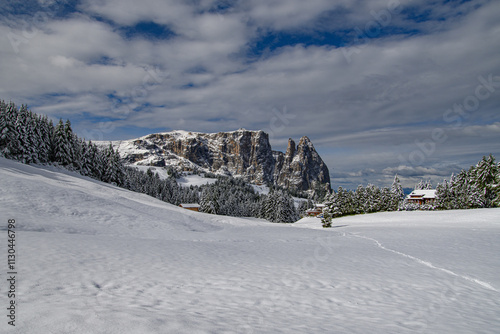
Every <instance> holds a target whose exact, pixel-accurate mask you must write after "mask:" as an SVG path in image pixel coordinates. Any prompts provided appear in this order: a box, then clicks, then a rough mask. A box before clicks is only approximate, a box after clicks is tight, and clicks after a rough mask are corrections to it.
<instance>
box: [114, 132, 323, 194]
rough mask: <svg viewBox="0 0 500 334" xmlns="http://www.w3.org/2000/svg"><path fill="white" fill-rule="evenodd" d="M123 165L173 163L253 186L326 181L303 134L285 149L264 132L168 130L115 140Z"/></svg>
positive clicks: (309, 184) (296, 185) (297, 186)
mask: <svg viewBox="0 0 500 334" xmlns="http://www.w3.org/2000/svg"><path fill="white" fill-rule="evenodd" d="M113 146H114V147H115V148H116V149H118V151H119V153H120V155H121V157H122V158H123V159H124V161H125V162H126V163H127V164H131V165H150V166H172V167H175V168H177V169H178V170H181V171H196V170H198V171H205V172H213V173H219V174H225V175H231V176H241V177H244V178H246V179H247V180H249V181H251V182H253V183H256V184H265V183H272V184H276V185H280V186H283V187H287V188H291V189H297V190H308V189H312V188H313V186H314V183H318V182H319V183H320V184H329V183H330V175H329V171H328V167H327V166H326V164H325V163H324V162H323V160H322V159H321V157H320V156H319V154H318V153H317V152H316V150H315V149H314V146H313V144H312V142H311V141H310V140H309V138H307V137H302V138H301V139H300V141H299V144H298V145H296V144H295V142H294V141H293V140H292V139H290V140H289V142H288V148H287V150H286V152H285V153H283V152H277V151H273V150H272V148H271V144H270V143H269V135H268V134H267V133H265V132H263V131H248V130H244V129H240V130H237V131H232V132H219V133H198V132H187V131H172V132H167V133H157V134H151V135H147V136H144V137H141V138H138V139H132V140H126V141H116V142H113Z"/></svg>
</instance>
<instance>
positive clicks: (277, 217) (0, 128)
mask: <svg viewBox="0 0 500 334" xmlns="http://www.w3.org/2000/svg"><path fill="white" fill-rule="evenodd" d="M0 153H1V155H3V156H4V157H6V158H9V159H14V160H18V161H20V162H23V163H26V164H52V165H57V166H61V167H63V168H66V169H68V170H71V171H75V172H78V173H80V174H81V175H84V176H88V177H91V178H93V179H96V180H99V181H103V182H106V183H111V184H114V185H117V186H119V187H122V188H125V189H128V190H131V191H135V192H139V193H144V194H147V195H149V196H152V197H154V198H157V199H159V200H162V201H164V202H167V203H171V204H174V205H179V204H181V203H198V204H200V207H201V211H202V212H206V213H212V214H219V215H229V216H236V217H257V218H263V219H267V220H269V221H271V222H276V223H292V222H295V221H296V220H298V219H299V214H298V211H297V209H296V208H295V206H294V203H293V199H292V197H291V195H290V194H289V193H288V192H287V191H286V190H284V189H271V191H270V193H269V194H267V195H261V194H258V193H256V192H255V191H254V189H253V187H252V186H251V185H249V184H248V183H247V182H245V181H244V180H242V179H235V178H231V177H219V178H218V180H217V181H216V182H215V183H214V184H209V185H204V186H199V187H198V186H191V187H181V186H180V185H179V184H178V183H177V181H176V177H178V176H179V174H178V172H177V171H175V170H174V169H170V171H169V175H170V177H168V178H166V179H161V178H160V177H159V175H158V173H154V172H153V171H152V170H151V169H148V170H147V171H146V172H143V171H140V170H138V169H137V168H132V167H127V166H125V165H124V164H123V163H122V161H121V159H120V155H119V153H118V151H116V150H114V148H113V146H112V145H111V144H110V145H109V146H107V147H103V146H101V145H96V144H95V143H92V142H91V141H89V142H87V141H86V140H84V139H81V138H79V137H78V136H77V135H76V134H75V133H74V132H73V130H72V128H71V122H70V121H69V120H67V121H66V122H63V120H62V119H61V120H59V122H58V123H57V124H56V125H54V124H53V122H52V120H49V119H48V117H47V116H42V115H37V114H35V113H33V112H31V111H30V110H28V108H27V107H26V106H25V105H22V106H21V107H20V108H18V107H17V106H16V105H15V104H14V103H12V102H10V103H6V102H5V101H0Z"/></svg>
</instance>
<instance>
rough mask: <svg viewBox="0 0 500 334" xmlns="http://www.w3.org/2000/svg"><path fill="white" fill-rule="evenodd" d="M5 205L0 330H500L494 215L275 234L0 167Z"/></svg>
mask: <svg viewBox="0 0 500 334" xmlns="http://www.w3.org/2000/svg"><path fill="white" fill-rule="evenodd" d="M0 203H1V213H0V226H1V227H0V251H1V252H3V256H0V258H3V260H1V264H0V268H1V271H0V279H1V282H2V283H0V290H1V295H0V309H2V310H4V311H3V313H4V314H3V315H1V314H0V315H1V317H0V319H3V320H0V333H23V334H24V333H26V334H27V333H36V334H39V333H82V334H83V333H85V334H87V333H117V334H118V333H120V334H121V333H190V334H191V333H363V334H364V333H384V334H386V333H499V330H500V258H499V254H500V210H499V209H484V210H470V211H450V212H395V213H379V214H371V215H363V216H352V217H344V218H340V219H336V220H334V226H335V227H334V228H331V229H322V228H320V221H319V220H318V219H304V220H302V221H300V222H298V223H296V224H293V225H276V224H270V223H267V222H264V221H260V220H256V219H238V218H230V217H222V216H214V215H207V214H202V213H195V212H190V211H187V210H184V209H181V208H177V207H174V206H172V205H169V204H165V203H163V202H159V201H157V200H155V199H153V198H150V197H147V196H145V195H141V194H135V193H131V192H128V191H125V190H122V189H119V188H116V187H113V186H110V185H106V184H102V183H99V182H95V181H92V180H89V179H87V178H83V177H79V176H76V175H74V174H71V173H68V172H66V173H62V172H61V171H58V170H56V169H54V168H38V167H32V166H26V165H21V164H19V163H16V162H12V161H9V160H5V159H3V158H0ZM8 219H15V220H16V229H15V230H16V246H15V247H16V248H15V250H16V270H17V275H16V285H15V289H16V297H15V301H16V322H15V324H16V326H15V327H12V326H9V325H8V324H7V322H8V321H9V319H8V317H7V316H6V315H7V312H8V311H7V307H8V306H9V304H8V303H9V302H10V299H9V298H8V297H7V292H6V291H7V290H8V288H9V287H8V285H7V283H8V282H7V278H8V277H7V271H8V269H7V250H8V247H7V243H8V242H7V239H8V236H7V222H8Z"/></svg>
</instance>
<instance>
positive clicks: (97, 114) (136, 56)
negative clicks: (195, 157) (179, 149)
mask: <svg viewBox="0 0 500 334" xmlns="http://www.w3.org/2000/svg"><path fill="white" fill-rule="evenodd" d="M22 4H23V2H17V1H10V2H9V3H8V5H3V6H4V7H3V8H2V10H3V11H4V12H5V13H7V14H6V15H5V16H4V18H3V19H1V20H0V46H1V47H0V59H1V60H0V73H2V76H0V98H3V99H6V100H13V101H15V102H17V103H26V104H28V105H29V106H30V107H31V108H32V109H33V110H34V111H37V112H43V113H45V114H48V115H50V116H51V117H53V118H56V119H57V118H59V117H63V118H70V119H71V120H72V121H73V124H74V127H75V130H76V131H77V132H78V133H79V134H81V135H82V136H85V137H87V138H89V139H106V140H108V139H120V138H121V139H126V138H130V137H136V136H139V135H145V134H147V133H149V132H153V131H168V130H172V129H186V130H193V131H207V132H216V131H227V130H234V129H237V128H240V127H244V128H248V129H265V130H266V131H268V132H269V133H270V135H271V139H272V144H273V146H274V147H275V148H277V149H284V147H285V145H286V142H287V139H288V138H289V137H292V138H295V139H298V138H299V137H301V136H303V135H307V136H309V137H310V138H311V139H312V140H313V142H314V143H315V145H316V148H317V149H318V151H319V152H320V154H321V155H322V156H323V158H324V159H325V160H326V162H327V164H328V166H329V168H330V170H331V171H332V182H333V187H337V186H338V185H342V186H344V187H348V188H355V187H356V186H357V184H359V183H363V184H366V183H368V182H371V183H375V184H377V185H388V184H390V182H391V181H392V178H393V177H394V173H398V174H400V175H401V176H402V178H403V180H404V182H405V185H407V186H411V185H412V184H414V183H416V182H417V181H418V179H419V178H431V179H432V180H433V181H435V182H437V181H441V180H442V179H443V177H444V176H446V175H449V174H451V172H453V171H455V172H456V171H457V169H458V170H459V169H460V168H467V167H468V166H469V165H470V164H472V163H474V162H476V161H478V160H479V159H480V158H481V157H482V155H485V154H489V153H493V154H496V155H497V156H498V157H499V158H500V146H499V142H500V141H499V139H500V132H499V130H498V129H499V124H500V119H499V113H498V112H499V107H500V58H499V57H498V50H500V38H499V36H500V22H499V21H498V17H500V3H499V2H498V1H486V0H484V1H483V0H477V1H465V2H464V1H435V0H432V1H431V0H429V1H412V0H407V1H403V0H400V1H398V0H384V1H367V0H363V1H356V2H353V1H335V2H332V1H328V0H311V1H307V2H304V1H299V0H266V1H264V0H262V1H260V0H258V1H251V2H248V1H237V0H235V1H230V0H226V1H212V0H197V1H181V0H178V1H177V0H169V1H164V0H145V1H140V2H137V1H131V0H125V1H124V0H82V1H69V0H60V1H55V0H54V1H48V0H45V1H41V0H40V1H38V2H37V1H31V2H30V4H31V5H30V6H26V5H22Z"/></svg>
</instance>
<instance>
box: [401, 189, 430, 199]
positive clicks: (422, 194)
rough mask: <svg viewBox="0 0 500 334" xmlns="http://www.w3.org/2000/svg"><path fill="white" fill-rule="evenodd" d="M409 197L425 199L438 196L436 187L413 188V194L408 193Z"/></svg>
mask: <svg viewBox="0 0 500 334" xmlns="http://www.w3.org/2000/svg"><path fill="white" fill-rule="evenodd" d="M408 198H424V199H431V198H436V189H430V190H413V191H412V192H411V194H409V195H408Z"/></svg>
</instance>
